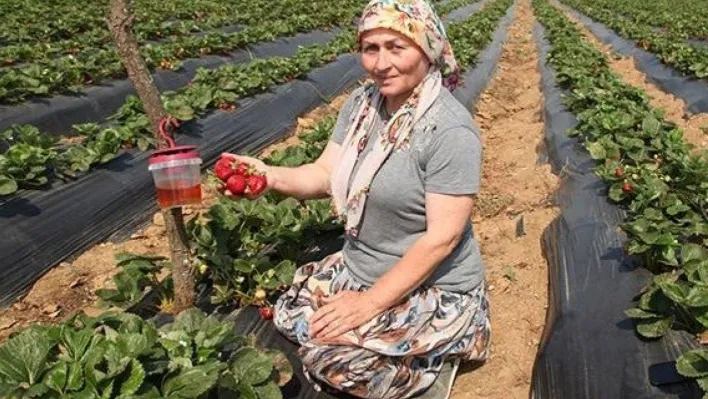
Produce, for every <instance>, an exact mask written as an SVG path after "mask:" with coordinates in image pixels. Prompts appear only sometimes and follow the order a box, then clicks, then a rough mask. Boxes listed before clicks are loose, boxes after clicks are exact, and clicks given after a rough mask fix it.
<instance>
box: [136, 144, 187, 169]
mask: <svg viewBox="0 0 708 399" xmlns="http://www.w3.org/2000/svg"><path fill="white" fill-rule="evenodd" d="M197 158H199V151H197V147H195V146H193V145H180V146H177V147H170V148H164V149H162V150H157V151H153V152H152V154H150V159H149V160H148V164H149V165H152V164H156V163H162V162H167V161H176V160H186V159H197Z"/></svg>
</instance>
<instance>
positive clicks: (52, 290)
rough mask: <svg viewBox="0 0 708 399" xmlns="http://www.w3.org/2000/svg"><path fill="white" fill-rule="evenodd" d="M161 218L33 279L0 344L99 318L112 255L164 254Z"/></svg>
mask: <svg viewBox="0 0 708 399" xmlns="http://www.w3.org/2000/svg"><path fill="white" fill-rule="evenodd" d="M347 96H348V94H347V93H345V94H342V95H340V96H338V97H337V98H335V99H334V100H333V101H332V102H331V103H330V104H325V105H322V106H320V107H318V108H316V109H314V110H313V111H311V112H310V113H308V114H306V115H304V116H303V117H301V118H298V123H297V126H296V127H295V128H294V129H293V130H292V132H290V137H289V138H288V139H286V140H284V141H283V142H281V143H278V144H274V145H272V146H270V147H268V148H266V149H265V150H264V151H263V153H264V154H266V153H269V152H272V151H273V150H275V149H278V148H283V147H286V146H290V145H295V144H297V134H298V133H300V132H301V131H302V130H304V129H307V128H309V127H312V126H314V125H315V124H316V123H317V122H319V121H320V120H322V119H323V118H324V117H326V116H328V115H333V114H334V113H335V112H337V111H338V110H339V109H340V108H341V106H342V105H343V104H344V101H345V100H346V98H347ZM203 194H204V203H203V204H202V206H201V207H200V208H199V209H206V208H207V207H208V206H209V204H210V203H212V202H213V200H214V198H215V196H214V193H213V192H210V191H209V190H208V188H206V187H205V190H204V193H203ZM199 209H190V208H186V209H185V213H186V214H188V215H192V214H194V212H197V211H198V210H199ZM161 216H162V215H161V214H160V213H158V214H156V216H155V218H153V222H152V223H150V224H149V225H148V226H147V227H146V228H144V229H141V231H138V232H136V233H135V234H133V235H132V236H131V238H130V239H129V240H126V241H123V242H120V243H114V242H105V243H102V244H99V245H97V246H95V247H93V248H91V249H89V250H88V251H86V252H84V253H82V254H81V255H79V256H78V257H77V258H76V259H75V260H73V261H71V262H62V263H61V264H59V265H58V266H57V267H55V268H53V269H52V270H50V271H49V272H47V274H45V275H44V276H43V277H42V278H40V279H39V280H37V282H35V284H34V285H33V286H32V288H31V289H30V290H29V292H28V293H27V294H26V295H25V296H24V297H22V298H21V299H20V300H18V301H17V302H15V303H14V304H13V305H12V306H10V307H8V308H7V309H4V310H0V342H2V341H3V340H4V339H6V338H7V337H8V336H9V335H10V334H12V333H13V332H14V331H18V330H20V329H22V328H24V327H27V326H28V325H30V324H32V323H37V322H41V323H51V322H59V321H61V320H63V319H64V318H66V317H67V316H69V315H70V314H72V313H74V312H77V311H80V310H83V311H85V312H86V313H88V314H98V313H100V312H101V309H98V308H97V300H98V298H97V297H96V295H95V294H94V292H95V291H96V290H97V289H99V288H103V287H107V286H110V284H111V278H112V277H113V275H115V274H116V273H117V272H118V269H117V268H116V266H115V258H114V256H115V254H116V253H117V252H133V253H138V254H155V255H162V256H169V250H168V246H167V237H166V236H165V229H164V224H163V221H162V218H161Z"/></svg>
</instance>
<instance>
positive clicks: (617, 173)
mask: <svg viewBox="0 0 708 399" xmlns="http://www.w3.org/2000/svg"><path fill="white" fill-rule="evenodd" d="M622 176H624V169H622V168H617V169H615V177H617V178H618V179H621V178H622Z"/></svg>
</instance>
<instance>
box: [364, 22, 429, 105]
mask: <svg viewBox="0 0 708 399" xmlns="http://www.w3.org/2000/svg"><path fill="white" fill-rule="evenodd" d="M361 64H362V66H363V68H364V70H366V72H368V73H369V75H370V76H371V78H372V79H374V81H375V82H376V84H377V85H378V86H379V91H380V92H381V94H382V95H383V96H385V97H391V98H395V97H397V96H402V95H406V96H407V95H408V94H410V92H411V91H412V90H413V89H414V88H415V87H416V86H417V85H418V83H420V82H421V81H422V80H423V78H425V75H427V73H428V69H429V68H430V61H429V60H428V58H427V57H426V56H425V53H423V51H422V50H421V49H420V48H419V47H418V46H417V45H416V44H415V43H413V41H411V40H410V39H408V38H407V37H405V36H403V35H401V34H399V33H397V32H395V31H393V30H390V29H385V28H379V29H374V30H370V31H367V32H364V34H363V35H362V37H361Z"/></svg>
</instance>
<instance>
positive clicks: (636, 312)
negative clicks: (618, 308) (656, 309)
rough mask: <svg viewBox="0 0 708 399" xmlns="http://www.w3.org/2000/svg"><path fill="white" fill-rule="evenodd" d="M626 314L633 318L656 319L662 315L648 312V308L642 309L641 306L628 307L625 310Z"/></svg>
mask: <svg viewBox="0 0 708 399" xmlns="http://www.w3.org/2000/svg"><path fill="white" fill-rule="evenodd" d="M624 314H626V315H627V316H628V317H630V318H632V319H656V318H659V317H661V315H658V314H656V313H651V312H647V311H646V310H642V309H639V308H632V309H627V310H625V311H624Z"/></svg>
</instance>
